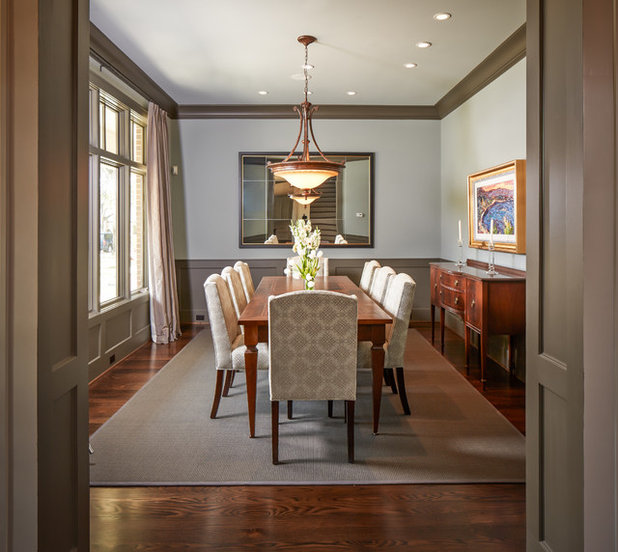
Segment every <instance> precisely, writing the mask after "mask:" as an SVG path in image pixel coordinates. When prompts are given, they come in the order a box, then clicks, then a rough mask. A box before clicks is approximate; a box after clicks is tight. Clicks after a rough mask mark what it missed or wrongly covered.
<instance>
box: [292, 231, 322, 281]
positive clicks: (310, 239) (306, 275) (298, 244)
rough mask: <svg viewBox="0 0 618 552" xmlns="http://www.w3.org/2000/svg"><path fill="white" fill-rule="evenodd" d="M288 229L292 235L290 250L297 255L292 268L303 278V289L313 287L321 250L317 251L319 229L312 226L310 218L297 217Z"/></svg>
mask: <svg viewBox="0 0 618 552" xmlns="http://www.w3.org/2000/svg"><path fill="white" fill-rule="evenodd" d="M290 230H291V231H292V236H294V246H293V247H292V251H294V253H296V254H297V255H298V257H299V261H298V262H297V264H296V266H294V267H293V270H294V271H295V272H297V273H298V274H299V275H300V277H301V278H302V279H303V280H304V282H305V289H313V288H314V287H315V276H316V274H317V273H318V270H319V269H320V257H321V256H322V252H321V251H318V248H319V247H320V241H321V236H320V229H319V228H318V227H316V228H315V229H314V228H312V226H311V221H310V220H304V219H298V220H297V221H296V222H292V223H291V224H290Z"/></svg>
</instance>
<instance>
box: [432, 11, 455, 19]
mask: <svg viewBox="0 0 618 552" xmlns="http://www.w3.org/2000/svg"><path fill="white" fill-rule="evenodd" d="M451 17H452V16H451V14H450V13H446V12H440V13H436V14H434V16H433V18H434V19H435V20H436V21H446V20H447V19H450V18H451Z"/></svg>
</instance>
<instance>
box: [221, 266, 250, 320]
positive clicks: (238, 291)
mask: <svg viewBox="0 0 618 552" xmlns="http://www.w3.org/2000/svg"><path fill="white" fill-rule="evenodd" d="M221 276H223V278H225V281H226V282H227V285H228V287H229V288H230V292H231V294H232V302H233V303H234V310H235V311H236V316H237V317H238V318H240V315H241V313H242V311H243V310H245V307H246V306H247V303H248V301H247V296H246V295H245V290H244V288H243V285H242V279H241V277H240V273H239V272H238V271H236V270H234V268H232V267H231V266H226V267H225V268H224V269H223V270H222V271H221Z"/></svg>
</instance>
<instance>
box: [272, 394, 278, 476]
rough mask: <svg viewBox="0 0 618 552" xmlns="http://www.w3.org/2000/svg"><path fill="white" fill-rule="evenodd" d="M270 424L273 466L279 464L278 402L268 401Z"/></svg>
mask: <svg viewBox="0 0 618 552" xmlns="http://www.w3.org/2000/svg"><path fill="white" fill-rule="evenodd" d="M270 423H271V426H272V445H273V464H275V465H277V464H278V463H279V401H270Z"/></svg>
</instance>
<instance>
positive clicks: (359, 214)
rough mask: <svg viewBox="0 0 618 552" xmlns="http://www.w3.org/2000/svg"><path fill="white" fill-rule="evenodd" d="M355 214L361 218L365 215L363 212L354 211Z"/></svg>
mask: <svg viewBox="0 0 618 552" xmlns="http://www.w3.org/2000/svg"><path fill="white" fill-rule="evenodd" d="M356 216H357V217H358V218H363V217H364V216H365V213H356Z"/></svg>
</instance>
